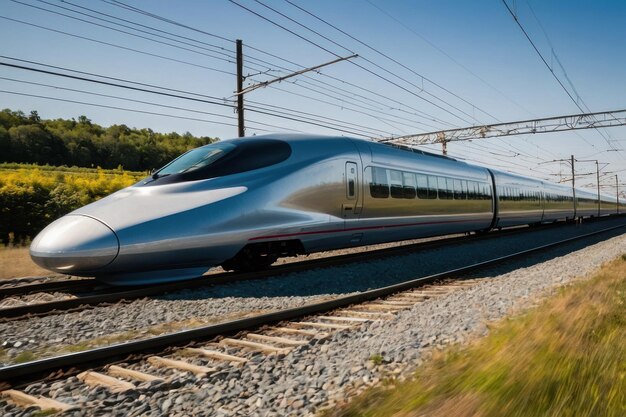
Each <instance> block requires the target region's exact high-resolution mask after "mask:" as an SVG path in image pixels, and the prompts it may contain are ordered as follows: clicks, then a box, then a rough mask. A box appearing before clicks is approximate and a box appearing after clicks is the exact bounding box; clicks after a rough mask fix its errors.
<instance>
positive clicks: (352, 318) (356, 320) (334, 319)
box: [318, 316, 378, 323]
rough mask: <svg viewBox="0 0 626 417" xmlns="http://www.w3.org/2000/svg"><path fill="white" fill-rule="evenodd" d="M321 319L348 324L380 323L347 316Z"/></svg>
mask: <svg viewBox="0 0 626 417" xmlns="http://www.w3.org/2000/svg"><path fill="white" fill-rule="evenodd" d="M318 318H319V319H322V320H330V321H338V322H342V321H343V322H348V323H368V322H371V321H378V320H377V319H371V318H364V317H345V316H319V317H318Z"/></svg>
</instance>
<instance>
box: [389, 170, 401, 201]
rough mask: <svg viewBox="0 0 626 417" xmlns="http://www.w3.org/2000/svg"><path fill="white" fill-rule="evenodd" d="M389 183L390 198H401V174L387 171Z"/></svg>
mask: <svg viewBox="0 0 626 417" xmlns="http://www.w3.org/2000/svg"><path fill="white" fill-rule="evenodd" d="M389 183H390V185H391V197H392V198H403V196H404V191H403V189H402V172H400V171H395V170H389Z"/></svg>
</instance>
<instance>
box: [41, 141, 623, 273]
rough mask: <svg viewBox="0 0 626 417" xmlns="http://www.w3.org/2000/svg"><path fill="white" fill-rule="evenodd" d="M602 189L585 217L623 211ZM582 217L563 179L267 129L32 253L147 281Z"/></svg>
mask: <svg viewBox="0 0 626 417" xmlns="http://www.w3.org/2000/svg"><path fill="white" fill-rule="evenodd" d="M603 198H605V199H606V200H605V201H604V200H603V203H602V206H601V207H602V208H601V210H597V209H598V206H597V205H596V213H595V214H594V213H593V212H592V211H593V210H592V207H591V205H592V204H591V202H590V201H589V199H590V196H589V195H587V194H585V193H584V192H582V191H581V192H580V193H579V194H577V201H578V205H579V206H580V208H579V210H580V215H588V216H592V215H600V214H610V213H614V212H615V211H616V209H617V208H616V206H615V204H614V203H613V208H611V205H610V204H611V200H610V199H609V198H607V197H603ZM595 201H596V203H597V199H596V200H595ZM615 203H616V202H615ZM575 216H576V208H575V202H574V199H573V195H572V191H571V188H570V189H568V188H567V187H564V186H558V185H553V184H547V183H545V182H542V181H539V180H535V179H531V178H524V177H520V176H515V175H511V174H508V173H503V172H499V171H496V170H490V169H487V168H484V167H479V166H474V165H470V164H467V163H465V162H460V161H457V160H454V159H452V158H447V157H442V156H438V155H434V154H429V153H426V152H421V151H417V150H411V149H408V148H400V147H396V146H389V145H384V144H379V143H375V142H368V141H364V140H359V139H351V138H344V137H320V136H304V135H268V136H258V137H251V138H241V139H232V140H224V141H220V142H216V143H213V144H209V145H206V146H203V147H200V148H196V149H193V150H191V151H189V152H187V153H185V154H183V155H181V156H180V157H179V158H177V159H175V160H174V161H172V162H171V163H169V164H168V165H166V166H165V167H163V168H161V169H160V170H158V171H156V172H155V173H154V174H153V175H151V176H149V177H147V178H145V179H143V180H141V181H139V182H138V183H137V184H135V185H133V186H131V187H128V188H125V189H123V190H120V191H118V192H116V193H113V194H111V195H110V196H107V197H105V198H103V199H101V200H99V201H97V202H95V203H92V204H89V205H87V206H85V207H82V208H80V209H78V210H75V211H74V212H72V213H70V214H68V215H66V216H64V217H62V218H60V219H58V220H56V221H55V222H53V223H51V224H50V225H49V226H48V227H46V228H45V229H44V230H43V231H42V232H41V233H40V234H39V235H38V236H37V237H36V238H35V239H34V240H33V243H32V245H31V248H30V253H31V257H32V258H33V260H34V261H35V262H36V263H37V264H39V265H41V266H42V267H44V268H47V269H50V270H53V271H56V272H61V273H65V274H73V275H81V276H95V277H96V278H98V279H100V280H102V281H105V282H109V283H112V284H119V285H134V284H149V283H156V282H163V281H173V280H180V279H187V278H190V277H197V276H199V275H201V274H202V273H204V272H206V271H207V270H208V269H209V268H211V267H214V266H217V265H221V266H223V267H224V269H227V270H232V269H238V270H250V269H258V268H264V267H267V266H269V265H270V264H272V263H273V262H274V261H275V260H276V259H277V258H279V257H282V256H293V255H296V254H306V253H311V252H317V251H323V250H329V249H337V248H345V247H350V246H359V245H366V244H373V243H381V242H389V241H396V240H404V239H410V238H417V237H425V236H435V235H441V234H448V233H461V232H472V231H488V230H490V229H492V228H494V227H504V226H512V225H520V224H533V223H540V222H546V221H555V220H559V219H571V218H574V217H575Z"/></svg>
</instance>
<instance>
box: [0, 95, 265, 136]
mask: <svg viewBox="0 0 626 417" xmlns="http://www.w3.org/2000/svg"><path fill="white" fill-rule="evenodd" d="M0 93H5V94H13V95H19V96H23V97H32V98H40V99H45V100H54V101H61V102H65V103H73V104H80V105H83V106H93V107H101V108H105V109H112V110H121V111H127V112H133V113H142V114H149V115H153V116H163V117H170V118H174V119H182V120H193V121H196V122H203V123H212V124H217V125H223V126H237V124H234V123H226V122H221V121H216V120H207V119H199V118H195V117H187V116H174V115H171V114H166V113H158V112H151V111H146V110H137V109H129V108H125V107H119V106H109V105H105V104H97V103H90V102H86V101H78V100H70V99H64V98H59V97H50V96H43V95H40V94H29V93H24V92H19V91H9V90H0ZM253 130H259V131H265V132H267V130H265V129H258V128H253Z"/></svg>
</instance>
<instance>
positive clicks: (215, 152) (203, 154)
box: [153, 142, 236, 179]
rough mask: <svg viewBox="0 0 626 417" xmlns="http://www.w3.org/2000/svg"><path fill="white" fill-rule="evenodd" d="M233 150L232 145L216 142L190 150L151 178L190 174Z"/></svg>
mask: <svg viewBox="0 0 626 417" xmlns="http://www.w3.org/2000/svg"><path fill="white" fill-rule="evenodd" d="M235 148H236V146H235V145H234V144H232V143H223V142H222V143H220V142H218V143H213V144H210V145H206V146H203V147H201V148H196V149H192V150H190V151H189V152H187V153H184V154H182V155H181V156H179V157H178V158H176V159H174V160H173V161H172V162H170V163H169V164H167V165H166V166H165V167H163V168H161V169H160V170H159V171H157V172H156V173H155V174H154V175H153V177H154V178H155V179H156V178H161V177H164V176H166V175H171V174H180V173H183V172H191V171H194V170H196V169H199V168H203V167H207V166H209V165H211V164H213V163H214V162H215V161H217V160H219V159H221V158H223V157H224V156H225V155H227V154H228V153H229V152H231V151H232V150H233V149H235Z"/></svg>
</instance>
